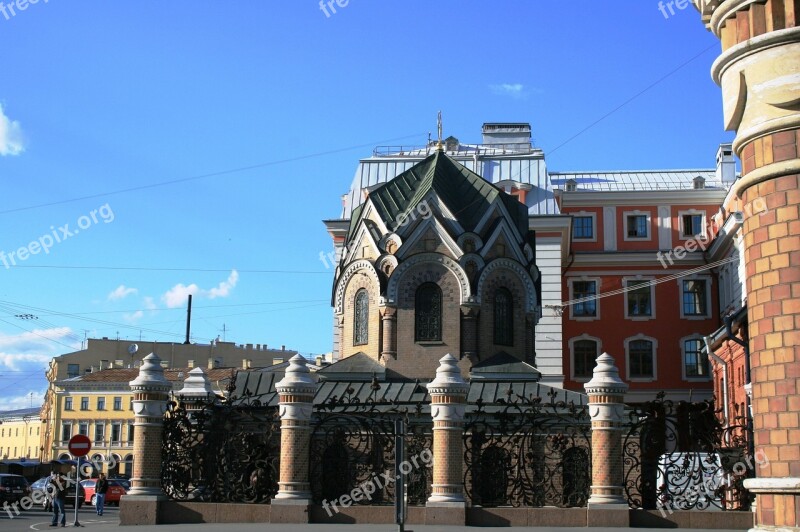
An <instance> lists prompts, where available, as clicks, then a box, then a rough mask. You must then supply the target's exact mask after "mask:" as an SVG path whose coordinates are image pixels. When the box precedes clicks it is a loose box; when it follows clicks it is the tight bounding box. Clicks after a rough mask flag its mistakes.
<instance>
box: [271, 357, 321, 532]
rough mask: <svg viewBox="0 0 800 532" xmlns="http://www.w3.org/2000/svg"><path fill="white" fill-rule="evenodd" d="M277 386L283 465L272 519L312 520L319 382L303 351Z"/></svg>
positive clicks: (286, 521) (278, 521)
mask: <svg viewBox="0 0 800 532" xmlns="http://www.w3.org/2000/svg"><path fill="white" fill-rule="evenodd" d="M275 389H276V390H277V392H278V394H279V396H280V403H279V404H280V415H281V468H280V478H279V480H278V494H277V495H276V496H275V499H274V500H273V501H272V509H271V514H270V520H271V522H272V523H308V520H309V514H308V507H309V505H310V504H311V487H310V485H309V482H308V479H309V460H310V456H309V453H310V441H311V414H312V411H313V406H314V395H315V394H316V393H317V382H316V380H315V379H314V377H312V376H311V373H310V372H309V371H308V368H307V367H306V359H305V358H303V357H302V356H301V355H295V356H293V357H292V358H291V359H290V360H289V367H288V368H287V369H286V375H285V376H284V378H283V379H282V380H281V381H280V382H278V383H277V384H276V385H275Z"/></svg>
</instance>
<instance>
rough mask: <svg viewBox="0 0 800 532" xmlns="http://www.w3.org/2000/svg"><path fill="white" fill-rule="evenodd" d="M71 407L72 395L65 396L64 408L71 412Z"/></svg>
mask: <svg viewBox="0 0 800 532" xmlns="http://www.w3.org/2000/svg"><path fill="white" fill-rule="evenodd" d="M72 408H73V405H72V397H65V398H64V410H67V411H70V412H71V411H72Z"/></svg>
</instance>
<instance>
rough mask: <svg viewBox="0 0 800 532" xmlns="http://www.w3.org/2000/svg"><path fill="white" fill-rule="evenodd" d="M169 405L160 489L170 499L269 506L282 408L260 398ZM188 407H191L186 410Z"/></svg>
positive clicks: (275, 482)
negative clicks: (264, 403)
mask: <svg viewBox="0 0 800 532" xmlns="http://www.w3.org/2000/svg"><path fill="white" fill-rule="evenodd" d="M228 391H229V394H228V397H229V398H230V400H228V401H225V402H222V403H220V402H216V401H211V402H207V403H202V404H197V403H192V404H190V405H184V404H180V403H178V402H176V401H172V402H170V403H169V405H168V408H167V412H166V414H165V417H164V433H163V446H162V472H161V485H162V487H163V489H164V492H165V493H166V494H167V496H169V497H170V498H172V499H176V500H194V501H202V502H239V503H269V502H270V501H271V500H272V498H273V497H274V496H275V495H276V494H277V492H278V471H279V460H280V449H279V445H280V435H279V434H280V433H279V430H280V419H279V416H278V409H277V408H275V407H267V406H262V405H261V402H260V400H259V399H258V398H255V399H254V398H250V397H248V398H244V404H238V403H236V402H235V401H239V402H241V401H242V399H241V398H240V399H236V398H233V396H232V393H231V392H232V390H228ZM187 407H188V408H187Z"/></svg>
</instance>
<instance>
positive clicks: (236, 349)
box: [37, 338, 297, 460]
mask: <svg viewBox="0 0 800 532" xmlns="http://www.w3.org/2000/svg"><path fill="white" fill-rule="evenodd" d="M150 353H157V354H158V356H159V357H160V358H161V360H162V366H164V367H165V368H167V369H172V368H179V369H177V370H176V371H175V372H174V375H175V378H177V374H178V373H186V372H188V370H189V369H191V368H194V367H202V368H206V369H215V368H241V369H246V368H259V367H268V366H272V365H274V364H281V363H283V362H285V361H288V360H289V359H290V358H291V357H293V356H294V355H296V354H297V351H291V350H287V349H286V346H280V347H279V348H278V349H274V348H270V347H268V346H267V344H239V345H237V344H236V343H234V342H213V343H211V344H177V343H172V342H140V343H135V342H131V341H128V340H111V339H108V338H101V339H89V341H88V343H87V346H86V349H83V350H80V351H75V352H73V353H67V354H65V355H61V356H58V357H54V358H53V359H52V360H51V361H50V366H49V368H48V370H47V380H48V382H49V385H48V389H47V392H46V393H45V398H44V404H43V405H42V409H41V420H42V428H41V438H40V443H37V445H39V446H40V447H41V448H43V449H44V450H45V451H44V453H43V456H42V458H43V459H44V460H48V459H58V458H59V457H61V455H63V454H66V452H67V451H66V443H65V441H66V440H68V439H69V438H64V435H65V433H64V427H63V422H64V419H66V420H68V421H74V423H73V425H74V427H72V428H71V429H70V430H73V429H74V432H72V434H78V433H79V431H81V430H84V429H85V430H88V431H90V432H87V434H88V435H89V436H90V437H94V436H95V432H94V431H95V430H101V429H97V428H96V427H97V425H98V423H99V422H100V421H102V422H103V426H104V427H105V428H104V429H102V430H103V431H108V432H107V433H105V432H104V433H103V437H102V438H100V439H99V440H98V441H101V440H102V441H104V442H107V441H111V440H109V438H110V437H111V436H117V433H116V432H115V431H117V430H118V429H117V424H119V425H120V427H119V430H120V434H119V436H118V439H117V440H113V441H119V442H120V443H122V444H123V445H122V446H117V447H118V448H115V449H113V450H112V449H110V448H109V449H107V450H108V451H109V452H113V451H120V452H123V451H125V445H124V444H125V443H127V440H125V438H127V436H126V434H127V430H128V428H129V427H128V426H127V422H128V421H130V422H133V412H131V411H130V400H131V399H130V398H131V397H132V396H131V393H130V389H129V387H128V382H129V381H131V380H133V379H134V378H135V375H136V372H137V371H138V369H137V368H138V367H139V365H140V364H141V361H142V359H143V358H144V357H145V356H147V355H148V354H150ZM111 370H114V371H115V372H116V373H107V372H108V371H111ZM120 370H129V371H128V373H129V374H130V375H133V376H132V377H130V378H129V379H127V380H124V379H123V378H122V377H119V376H120V375H127V373H124V372H120ZM227 371H228V372H230V369H229V370H227ZM168 373H170V374H172V373H173V372H168ZM97 374H102V376H101V377H92V376H93V375H97ZM111 375H114V376H113V377H111ZM108 378H112V379H120V380H119V381H116V380H113V381H108V380H106V379H108ZM83 391H86V392H91V393H87V394H83V395H81V393H82V392H83ZM73 392H74V393H73ZM83 398H86V399H87V400H88V401H89V405H87V408H86V409H84V408H83V405H82V404H81V402H82V401H83ZM100 399H102V401H101V403H104V404H103V410H100V409H98V408H97V401H98V400H100ZM117 399H121V400H122V403H123V404H122V407H121V410H117V409H116V408H115V405H116V401H117ZM68 400H69V401H72V404H71V405H70V406H71V408H72V411H70V410H68V409H67V408H66V407H67V404H66V402H67V401H68ZM65 412H66V413H68V415H67V416H66V417H64V416H63V415H62V414H63V413H65ZM98 412H102V414H101V415H97V413H98ZM118 412H120V414H119V415H118V414H117V413H118ZM89 413H94V417H92V416H90V415H89ZM73 414H75V415H73ZM84 418H86V419H84ZM62 444H63V445H62ZM107 446H108V445H107ZM131 448H132V447H131ZM120 456H122V457H123V458H124V456H125V454H124V452H123V454H121V455H120Z"/></svg>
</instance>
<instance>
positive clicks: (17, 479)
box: [0, 473, 31, 504]
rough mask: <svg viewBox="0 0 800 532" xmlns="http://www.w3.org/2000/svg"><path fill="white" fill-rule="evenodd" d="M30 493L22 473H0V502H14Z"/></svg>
mask: <svg viewBox="0 0 800 532" xmlns="http://www.w3.org/2000/svg"><path fill="white" fill-rule="evenodd" d="M30 493H31V489H30V487H29V486H28V481H27V480H25V477H23V476H22V475H9V474H5V473H3V474H0V503H6V502H7V503H9V504H14V503H15V502H19V501H20V500H21V499H22V498H23V497H27V496H28V495H30Z"/></svg>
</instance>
